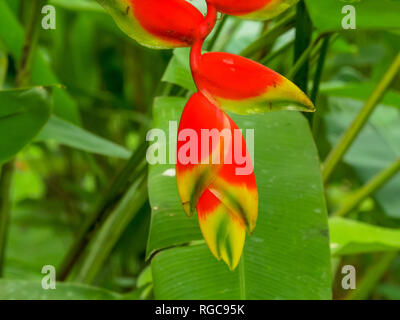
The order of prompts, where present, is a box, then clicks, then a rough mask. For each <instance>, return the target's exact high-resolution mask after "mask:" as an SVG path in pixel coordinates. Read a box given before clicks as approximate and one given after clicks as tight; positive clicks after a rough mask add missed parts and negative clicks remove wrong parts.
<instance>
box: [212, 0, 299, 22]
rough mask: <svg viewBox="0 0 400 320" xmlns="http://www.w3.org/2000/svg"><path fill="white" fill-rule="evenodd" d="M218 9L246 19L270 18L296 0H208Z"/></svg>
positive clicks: (296, 0)
mask: <svg viewBox="0 0 400 320" xmlns="http://www.w3.org/2000/svg"><path fill="white" fill-rule="evenodd" d="M208 2H209V3H210V4H213V5H214V6H215V7H216V8H217V10H218V11H220V12H223V13H227V14H230V15H233V16H239V17H243V18H248V19H256V20H265V19H271V18H273V17H275V16H277V15H279V14H281V13H282V12H283V11H285V10H286V9H288V8H289V7H290V6H292V5H293V4H295V3H296V2H298V0H208Z"/></svg>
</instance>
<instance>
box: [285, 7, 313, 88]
mask: <svg viewBox="0 0 400 320" xmlns="http://www.w3.org/2000/svg"><path fill="white" fill-rule="evenodd" d="M311 34H312V23H311V19H310V16H309V15H308V12H307V8H306V5H305V3H304V1H300V2H299V3H297V6H296V38H295V40H294V63H295V65H298V66H299V67H298V69H297V70H296V72H295V73H293V74H292V75H291V77H289V79H290V78H292V77H293V82H294V83H295V84H297V85H298V86H299V88H300V89H301V90H302V91H303V92H305V93H307V92H308V88H307V85H308V56H309V53H310V52H311V50H312V46H311V45H310V44H311ZM306 51H307V52H308V53H307V54H304V53H305V52H306ZM300 58H301V59H303V60H302V61H301V64H299V60H300Z"/></svg>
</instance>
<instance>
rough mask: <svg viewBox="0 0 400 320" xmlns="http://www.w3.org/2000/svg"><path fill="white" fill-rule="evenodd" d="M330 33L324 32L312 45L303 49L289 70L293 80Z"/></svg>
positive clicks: (290, 77)
mask: <svg viewBox="0 0 400 320" xmlns="http://www.w3.org/2000/svg"><path fill="white" fill-rule="evenodd" d="M328 35H329V34H328V33H322V34H320V35H319V36H318V37H317V38H316V39H315V40H314V41H313V42H312V43H310V45H309V46H308V47H307V48H306V49H305V50H304V51H303V53H302V54H301V56H300V57H299V58H298V59H297V60H296V62H295V64H294V65H293V67H292V68H291V69H290V70H289V72H288V74H287V78H288V79H291V80H293V81H294V80H295V78H296V75H297V74H298V73H299V72H300V70H302V69H303V68H304V66H305V65H307V63H308V59H309V57H310V55H314V54H315V53H318V52H319V51H320V49H321V45H320V41H321V40H322V39H323V38H325V37H327V36H328Z"/></svg>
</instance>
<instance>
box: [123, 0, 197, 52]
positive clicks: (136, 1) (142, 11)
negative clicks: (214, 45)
mask: <svg viewBox="0 0 400 320" xmlns="http://www.w3.org/2000/svg"><path fill="white" fill-rule="evenodd" d="M129 1H130V3H131V5H132V13H133V14H134V16H135V17H136V19H137V20H138V21H139V23H140V25H141V26H142V27H143V28H144V29H145V30H146V31H148V32H149V33H151V34H153V35H154V36H156V37H158V38H161V39H162V40H164V41H167V42H172V43H175V44H176V46H187V45H191V44H193V42H194V39H195V33H196V30H197V28H198V26H199V24H201V22H202V21H203V20H204V17H203V15H202V14H201V13H200V11H198V10H197V9H196V8H195V7H194V6H193V5H191V4H190V3H188V2H186V1H185V0H162V1H160V0H129Z"/></svg>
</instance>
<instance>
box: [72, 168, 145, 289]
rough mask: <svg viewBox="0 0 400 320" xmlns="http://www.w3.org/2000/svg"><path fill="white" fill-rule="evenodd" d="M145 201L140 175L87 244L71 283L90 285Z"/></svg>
mask: <svg viewBox="0 0 400 320" xmlns="http://www.w3.org/2000/svg"><path fill="white" fill-rule="evenodd" d="M146 201H147V181H146V175H142V176H141V177H140V178H139V179H137V180H136V181H135V182H134V183H133V184H132V186H131V187H130V188H129V189H128V190H127V192H126V193H125V195H124V197H123V198H122V199H121V201H120V202H119V203H118V205H117V207H116V208H115V209H114V210H113V211H112V213H111V214H110V215H109V216H108V217H107V219H106V220H105V221H104V223H103V224H102V226H101V228H100V229H99V231H98V232H97V233H96V235H95V236H94V237H93V238H92V241H91V242H90V243H89V245H88V246H87V247H88V250H87V255H85V256H83V257H82V262H81V263H82V264H81V265H80V267H79V270H78V272H77V274H76V275H75V276H74V277H73V278H72V280H73V281H77V282H81V283H88V284H90V283H92V282H93V280H94V279H95V277H96V275H97V274H98V272H99V271H100V269H101V266H102V265H103V264H104V261H105V260H106V259H107V257H108V256H109V254H110V253H111V251H112V249H113V248H114V246H115V244H116V243H117V241H118V239H119V238H120V236H121V234H122V233H123V231H124V230H125V228H126V226H127V225H128V224H129V223H130V222H131V221H132V219H133V218H134V217H135V215H136V214H137V213H138V212H139V210H140V209H141V208H142V206H143V205H144V203H145V202H146Z"/></svg>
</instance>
